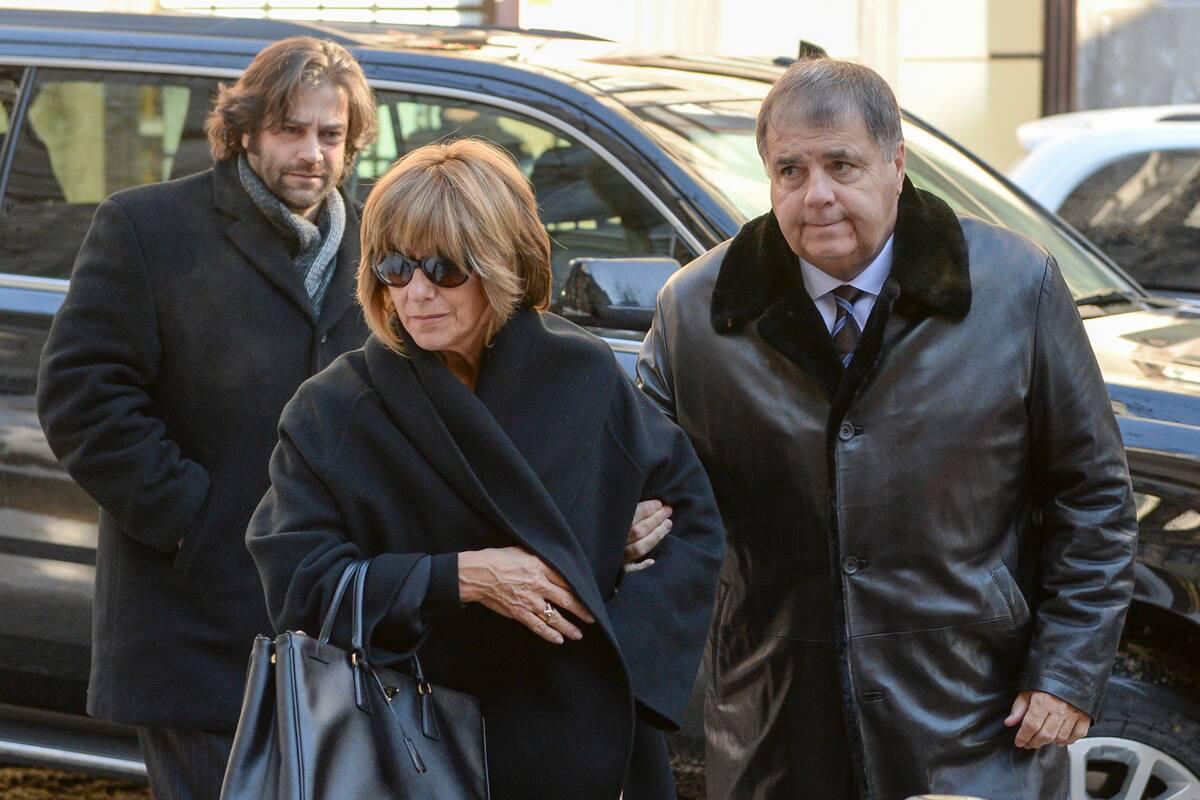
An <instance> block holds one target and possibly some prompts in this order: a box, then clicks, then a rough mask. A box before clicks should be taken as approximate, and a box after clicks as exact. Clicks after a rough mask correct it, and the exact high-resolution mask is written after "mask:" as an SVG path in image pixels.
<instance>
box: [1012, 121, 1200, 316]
mask: <svg viewBox="0 0 1200 800" xmlns="http://www.w3.org/2000/svg"><path fill="white" fill-rule="evenodd" d="M1017 138H1018V139H1019V140H1020V142H1021V144H1022V146H1024V147H1025V149H1026V150H1027V151H1029V153H1028V155H1026V156H1025V158H1023V159H1022V160H1021V161H1020V162H1019V163H1017V165H1016V166H1014V167H1013V168H1012V169H1011V170H1010V171H1009V178H1010V179H1011V180H1012V181H1013V182H1014V183H1016V184H1017V185H1018V186H1020V187H1021V188H1022V189H1024V190H1025V191H1026V192H1027V193H1028V194H1029V195H1031V196H1032V197H1033V198H1034V199H1035V200H1037V201H1038V202H1040V203H1041V204H1042V205H1044V206H1045V207H1046V208H1048V209H1050V210H1051V211H1054V212H1057V213H1058V214H1059V215H1061V216H1062V217H1063V218H1064V219H1066V220H1067V221H1068V222H1069V223H1071V225H1073V226H1074V227H1075V228H1076V229H1078V230H1079V231H1080V232H1081V233H1083V234H1084V235H1085V236H1086V237H1088V238H1089V239H1091V240H1092V241H1093V242H1094V243H1095V244H1096V245H1097V246H1098V247H1099V248H1100V249H1101V250H1103V251H1105V252H1106V253H1107V254H1108V255H1109V256H1110V257H1111V258H1112V259H1113V260H1114V261H1116V262H1117V263H1118V264H1120V265H1121V266H1122V267H1124V268H1125V270H1126V271H1127V272H1129V273H1130V274H1131V275H1132V276H1133V277H1134V278H1136V279H1137V280H1138V281H1139V282H1140V283H1142V284H1143V285H1145V286H1146V287H1148V288H1150V289H1154V290H1158V291H1166V292H1174V293H1180V294H1187V295H1195V294H1197V293H1200V105H1176V106H1147V107H1141V108H1119V109H1106V110H1103V111H1084V112H1077V113H1073V114H1057V115H1054V116H1050V117H1046V118H1044V119H1040V120H1036V121H1034V122H1028V123H1026V124H1024V125H1022V126H1020V127H1019V128H1018V129H1017Z"/></svg>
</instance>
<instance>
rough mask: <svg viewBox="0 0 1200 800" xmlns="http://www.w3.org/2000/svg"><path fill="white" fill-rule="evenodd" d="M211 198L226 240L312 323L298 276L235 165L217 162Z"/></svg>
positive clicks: (306, 294)
mask: <svg viewBox="0 0 1200 800" xmlns="http://www.w3.org/2000/svg"><path fill="white" fill-rule="evenodd" d="M213 198H214V201H215V204H216V207H217V210H218V211H219V212H221V214H222V215H223V216H224V217H225V218H226V219H227V220H228V225H227V226H226V228H225V236H226V238H227V239H229V241H230V243H231V244H233V246H234V247H236V248H237V250H238V252H240V253H241V254H242V255H243V256H245V257H246V260H247V261H249V262H250V263H251V264H253V265H254V267H255V269H257V270H258V271H259V272H260V273H261V274H262V276H263V277H264V278H266V279H267V282H268V283H270V284H271V285H272V286H273V287H275V289H276V290H278V291H279V292H281V293H283V295H284V296H286V297H287V298H288V299H289V300H291V301H292V303H293V304H295V306H296V307H297V308H299V309H300V310H301V311H302V312H303V313H304V315H305V316H306V317H307V318H308V319H309V320H310V321H315V319H314V317H313V311H312V303H311V302H310V301H309V299H308V292H306V291H305V289H304V282H303V281H302V280H301V279H300V273H299V272H297V270H296V265H295V263H294V262H293V261H292V256H291V254H290V253H288V250H287V245H286V244H284V241H283V239H282V238H281V237H280V235H279V232H278V231H276V230H275V228H274V227H272V226H271V223H270V222H269V221H268V220H267V218H266V217H264V216H263V214H262V212H261V211H259V210H258V207H257V206H255V205H254V201H253V200H251V199H250V195H248V194H246V190H245V189H243V188H242V184H241V181H240V180H239V179H238V174H237V162H235V161H234V160H233V159H226V160H225V161H218V162H217V164H216V166H214V167H213Z"/></svg>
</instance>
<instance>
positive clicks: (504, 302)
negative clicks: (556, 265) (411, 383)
mask: <svg viewBox="0 0 1200 800" xmlns="http://www.w3.org/2000/svg"><path fill="white" fill-rule="evenodd" d="M361 242H362V253H361V258H360V261H359V265H358V302H359V303H360V304H361V305H362V307H363V314H364V316H365V317H366V321H367V326H368V327H369V328H370V329H371V332H372V333H374V334H375V336H376V337H377V338H378V339H379V340H380V341H381V342H383V343H384V344H385V345H386V346H387V347H388V348H389V349H391V350H393V351H395V352H397V353H404V340H403V338H401V336H400V330H399V327H400V326H399V320H398V319H397V317H396V311H395V309H394V308H393V307H392V304H391V298H390V296H389V295H388V292H387V287H386V286H384V285H383V284H382V283H380V282H379V279H378V278H376V277H375V274H374V272H372V267H373V266H374V265H376V264H378V263H379V262H381V261H383V259H384V258H386V257H387V255H388V253H390V252H399V253H403V254H404V255H408V256H411V255H412V254H414V253H415V254H417V255H420V256H422V257H424V256H428V255H437V256H439V257H441V258H444V259H447V260H450V261H453V262H455V263H457V264H462V265H464V266H467V265H469V266H470V268H471V269H472V271H473V272H474V273H475V276H476V277H477V278H478V279H479V281H480V283H481V284H482V286H483V294H484V297H485V298H486V299H487V304H488V307H489V308H490V310H491V314H490V315H489V319H488V322H487V325H488V328H487V336H486V341H488V342H490V341H491V340H492V338H493V337H494V336H495V335H496V333H497V332H498V331H499V330H500V328H502V327H504V323H505V322H507V321H508V319H509V317H511V316H512V314H513V312H514V311H516V310H517V308H531V309H535V310H537V311H544V310H546V309H547V308H548V307H549V306H550V237H549V236H548V235H547V234H546V229H545V228H543V227H542V223H541V220H540V219H538V213H537V201H536V200H534V197H533V190H532V189H531V188H530V186H529V181H527V180H526V179H525V176H524V175H522V174H521V172H520V170H518V169H517V165H516V164H515V163H514V162H513V160H512V158H511V157H510V156H509V155H508V154H507V153H505V152H504V151H503V150H501V149H500V148H498V147H496V146H495V145H493V144H490V143H488V142H486V141H483V140H482V139H459V140H452V141H449V142H439V143H436V144H430V145H426V146H424V147H420V148H418V149H416V150H413V151H412V152H411V153H408V154H407V155H405V156H404V157H403V158H401V159H400V160H399V161H397V162H396V163H395V164H393V165H392V167H391V168H390V169H389V170H388V171H387V173H386V174H385V175H384V176H383V177H382V178H380V179H379V182H378V183H376V184H375V186H374V188H372V189H371V194H370V195H369V196H368V197H367V203H366V206H365V207H364V208H363V216H362V227H361Z"/></svg>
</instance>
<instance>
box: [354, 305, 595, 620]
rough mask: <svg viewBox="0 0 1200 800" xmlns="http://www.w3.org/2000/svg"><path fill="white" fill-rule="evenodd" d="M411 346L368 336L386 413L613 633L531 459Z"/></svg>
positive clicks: (530, 388) (526, 387)
mask: <svg viewBox="0 0 1200 800" xmlns="http://www.w3.org/2000/svg"><path fill="white" fill-rule="evenodd" d="M529 313H533V312H529ZM510 324H511V323H510ZM408 348H409V353H410V354H411V358H404V357H402V356H398V355H396V354H394V353H392V352H390V351H389V350H387V348H385V347H384V346H383V345H382V344H380V343H379V341H378V340H377V339H375V337H371V338H370V339H369V340H368V342H367V346H366V356H367V368H368V370H369V371H370V374H371V381H372V383H373V384H374V385H375V388H376V390H377V391H378V393H379V395H380V397H381V398H382V399H383V402H384V405H385V406H386V407H387V409H388V413H389V416H391V418H392V420H393V421H394V422H395V423H396V425H397V427H399V428H400V430H401V431H402V432H403V433H404V434H405V436H406V437H408V439H409V441H410V442H412V444H413V446H414V447H415V448H416V449H417V450H418V451H419V452H420V453H421V454H422V455H423V456H424V457H425V458H426V459H427V460H428V461H429V462H430V463H431V464H433V465H434V468H435V469H436V470H437V472H438V474H439V475H440V476H441V477H442V478H443V479H444V480H445V481H446V482H447V483H448V484H449V485H450V486H451V487H453V488H454V490H455V491H456V492H458V493H459V495H460V496H462V497H463V499H464V500H466V501H467V502H468V503H470V504H471V505H472V506H474V507H475V508H476V509H477V510H479V511H480V513H482V514H483V515H484V516H486V517H487V518H488V519H490V520H492V521H493V522H494V523H495V524H496V526H497V527H498V528H499V529H500V530H502V531H504V532H505V533H507V534H508V535H509V536H511V537H512V538H513V539H514V540H515V541H516V542H517V543H518V544H520V545H521V546H523V547H525V548H526V549H528V550H530V551H531V552H533V553H535V554H536V555H538V556H539V557H540V558H542V559H543V560H544V561H545V562H546V563H547V564H549V565H550V566H551V567H553V568H554V569H555V570H557V571H558V572H559V573H560V574H561V575H562V576H563V577H564V578H565V579H566V580H567V582H568V583H569V584H570V585H571V588H572V590H573V591H574V592H575V593H576V595H577V596H578V597H579V598H580V600H582V601H583V602H584V604H585V605H586V606H587V607H588V610H589V611H591V612H592V615H593V616H595V617H596V619H597V620H598V621H599V622H600V623H601V624H602V625H603V626H604V627H605V630H606V631H607V633H608V634H609V636H610V638H611V639H612V640H613V641H615V635H614V634H613V631H612V628H611V625H610V623H609V622H608V618H607V614H606V613H605V608H604V600H603V597H602V596H601V594H600V591H599V588H598V587H597V585H596V581H595V579H594V577H593V575H592V573H591V570H590V567H589V566H588V560H587V558H586V556H585V555H584V553H583V550H582V549H581V548H580V546H579V542H578V540H577V539H576V537H575V536H574V534H573V533H572V532H571V530H570V527H569V526H568V525H567V522H566V521H565V520H564V519H563V516H562V514H561V512H560V511H559V509H558V506H557V505H556V504H555V502H554V500H553V499H552V498H551V497H550V495H549V493H548V492H547V491H546V488H545V486H544V485H543V484H542V482H541V481H540V480H539V479H538V477H537V475H536V474H535V473H534V471H533V469H532V468H531V467H530V465H529V463H528V462H527V461H526V460H525V458H524V457H523V456H522V455H521V453H520V452H519V451H518V450H517V448H516V447H515V446H514V445H513V443H512V441H511V440H510V439H509V437H508V435H507V434H506V433H505V432H504V430H503V429H502V428H501V427H500V425H499V424H498V423H497V421H496V419H495V417H493V416H492V414H491V412H490V411H489V410H488V408H487V406H486V405H484V403H483V401H482V400H481V399H480V398H479V397H478V396H477V395H476V394H475V393H474V392H472V391H470V390H469V389H467V387H466V386H464V385H463V384H462V383H461V382H460V381H459V380H458V379H457V378H455V377H454V376H453V375H452V374H451V373H450V371H449V370H448V369H446V367H445V366H444V365H443V364H442V363H441V361H440V360H439V359H438V358H437V357H436V356H435V355H434V354H432V353H429V352H426V351H424V350H421V349H420V348H418V347H416V346H415V345H414V344H412V343H411V342H409V343H408ZM490 355H491V354H489V356H488V357H489V358H490ZM512 383H513V384H514V385H515V386H519V387H520V389H521V391H523V392H525V393H528V394H537V393H538V392H540V391H542V390H541V389H540V387H537V386H536V384H530V383H529V382H527V381H518V380H513V381H512ZM543 433H544V431H543Z"/></svg>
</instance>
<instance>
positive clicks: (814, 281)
mask: <svg viewBox="0 0 1200 800" xmlns="http://www.w3.org/2000/svg"><path fill="white" fill-rule="evenodd" d="M894 238H895V234H893V235H891V236H889V237H888V238H887V241H886V242H884V243H883V249H882V250H880V251H879V255H877V256H875V260H874V261H872V262H871V263H870V264H869V265H868V266H867V268H866V269H864V270H863V271H862V272H860V273H859V274H858V275H857V276H856V277H855V278H854V280H852V281H848V283H849V284H850V285H851V286H853V287H854V288H856V289H859V290H860V291H863V292H866V293H868V294H870V295H872V296H873V297H878V296H879V294H880V293H881V292H882V291H883V284H884V281H886V280H887V278H888V275H889V274H890V273H891V271H892V240H893V239H894ZM800 271H801V273H802V274H803V275H804V288H805V289H807V290H808V294H809V297H811V298H812V299H813V300H816V299H817V298H819V297H824V296H825V295H827V294H829V293H830V292H832V291H833V290H834V289H836V288H837V287H839V286H841V285H842V284H843V283H847V281H843V280H841V279H840V278H835V277H833V276H832V275H830V274H829V273H828V272H825V271H824V270H822V269H821V268H820V267H815V266H813V265H812V264H810V263H808V262H807V261H805V260H804V259H803V258H802V259H800Z"/></svg>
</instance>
